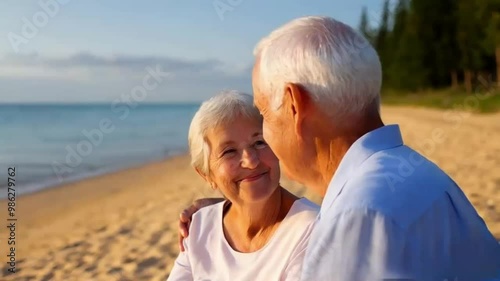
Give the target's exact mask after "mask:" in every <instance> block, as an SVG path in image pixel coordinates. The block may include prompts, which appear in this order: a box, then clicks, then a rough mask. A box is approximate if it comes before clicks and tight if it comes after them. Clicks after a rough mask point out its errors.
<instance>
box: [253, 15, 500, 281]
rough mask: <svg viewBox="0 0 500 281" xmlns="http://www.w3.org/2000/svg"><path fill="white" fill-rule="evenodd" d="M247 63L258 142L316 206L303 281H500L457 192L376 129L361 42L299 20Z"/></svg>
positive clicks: (373, 71)
mask: <svg viewBox="0 0 500 281" xmlns="http://www.w3.org/2000/svg"><path fill="white" fill-rule="evenodd" d="M255 57H256V60H255V65H254V69H253V74H252V82H253V90H254V102H255V105H256V106H257V107H258V109H259V111H260V112H261V114H262V115H263V117H264V125H263V126H264V128H263V132H264V138H265V139H266V141H267V142H268V144H269V145H270V147H271V148H272V149H273V151H274V152H275V154H276V155H277V157H278V158H279V159H280V161H281V164H282V165H283V168H284V172H285V173H286V174H287V175H288V176H289V177H290V178H292V179H293V180H296V181H298V182H300V183H302V184H304V185H305V186H307V187H308V188H311V189H313V190H315V191H317V192H319V193H320V194H321V195H322V196H324V199H323V202H322V205H321V211H320V214H319V216H318V218H317V222H316V225H315V227H314V230H313V233H312V236H311V239H310V240H309V244H308V247H307V254H306V259H305V261H304V265H303V271H302V276H301V279H302V280H308V281H309V280H311V281H312V280H314V281H319V280H352V281H354V280H356V281H359V280H362V281H365V280H426V281H427V280H429V281H430V280H440V281H441V280H478V281H479V280H492V279H494V278H495V277H499V276H500V245H499V244H498V242H497V241H496V240H495V238H494V237H493V235H492V234H491V233H490V231H489V230H488V228H487V227H486V225H485V223H484V221H483V220H482V219H481V217H480V216H479V215H478V214H477V212H476V210H475V209H474V207H473V206H472V205H471V204H470V202H469V201H468V199H467V198H466V196H465V195H464V194H463V192H462V191H461V190H460V188H459V187H458V186H457V185H456V183H455V182H454V181H453V180H452V179H450V177H449V176H448V175H447V174H446V173H444V172H443V171H442V170H441V169H440V168H439V167H437V166H436V165H435V164H433V163H432V162H430V161H429V160H428V159H426V158H425V157H423V156H422V155H420V154H419V153H417V152H416V151H414V150H413V149H411V148H410V147H408V146H406V145H405V144H404V143H403V140H402V137H401V132H400V129H399V127H398V125H384V123H383V122H382V120H381V117H380V88H381V79H382V74H381V73H382V70H381V65H380V61H379V58H378V56H377V53H376V51H375V50H374V49H373V48H372V46H371V45H370V44H369V43H368V42H367V41H366V40H365V39H364V38H363V37H361V36H360V35H358V34H357V33H356V32H355V31H354V30H353V29H352V28H350V27H349V26H347V25H345V24H343V23H341V22H338V21H336V20H334V19H332V18H329V17H304V18H299V19H296V20H293V21H291V22H289V23H287V24H286V25H284V26H282V27H280V28H278V29H277V30H275V31H273V32H272V33H271V34H270V35H268V36H267V37H266V38H264V39H262V41H261V42H260V43H259V44H258V45H257V47H256V49H255ZM408 165H410V166H411V167H410V168H411V169H408ZM277 254H278V253H277Z"/></svg>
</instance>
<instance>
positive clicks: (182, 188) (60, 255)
mask: <svg viewBox="0 0 500 281" xmlns="http://www.w3.org/2000/svg"><path fill="white" fill-rule="evenodd" d="M383 118H384V122H385V123H386V124H393V123H398V124H400V125H401V128H402V131H403V135H404V139H405V142H406V143H407V144H409V145H410V146H412V147H414V148H416V149H417V150H418V151H420V152H422V153H423V154H424V155H426V156H427V157H429V158H430V159H431V160H432V161H434V162H436V163H437V164H438V165H439V166H440V167H441V168H442V169H443V170H445V171H446V172H448V173H449V174H450V175H451V177H452V178H453V179H454V180H455V181H456V182H457V183H458V184H459V185H460V186H461V187H462V189H463V191H464V192H465V193H466V195H467V196H468V198H469V199H470V200H471V202H472V203H473V205H474V206H475V207H476V209H477V210H478V211H479V214H480V215H481V216H482V217H483V218H484V220H485V222H486V223H487V225H488V227H489V229H490V230H491V231H492V232H493V233H494V235H495V236H496V237H497V238H500V114H494V115H474V114H469V113H464V112H462V113H459V112H451V111H448V112H445V111H438V110H431V109H421V108H408V107H384V108H383ZM282 183H283V185H284V186H285V187H287V188H289V189H290V190H291V191H292V192H294V193H296V194H297V195H299V196H306V197H308V198H310V199H312V200H313V201H315V202H317V203H320V202H321V199H320V198H319V197H318V196H317V195H315V194H312V193H311V192H310V191H307V190H306V189H305V188H304V187H302V186H300V185H299V184H297V183H294V182H291V181H289V180H287V179H286V178H284V179H283V181H282ZM207 196H217V194H214V193H212V192H211V191H210V188H208V187H207V186H206V185H205V184H204V183H203V182H202V180H201V178H200V177H199V176H198V175H197V174H196V172H195V171H194V170H193V169H192V168H191V167H190V165H189V158H188V157H187V156H178V157H175V158H171V159H169V160H165V161H163V162H156V163H150V164H148V165H144V166H141V167H136V168H131V169H128V170H123V171H119V172H116V173H113V174H108V175H103V176H99V177H95V178H91V179H86V180H83V181H80V182H76V183H72V184H68V185H65V186H60V187H54V188H51V189H48V190H44V191H41V192H38V193H34V194H30V195H26V196H21V197H19V198H17V201H16V210H15V215H16V218H17V221H16V229H15V241H16V245H15V247H16V249H15V256H16V261H17V264H16V270H17V271H18V272H16V273H14V274H9V273H8V271H7V269H8V268H9V265H8V264H7V261H8V257H7V255H8V254H9V251H8V249H9V247H11V246H10V245H8V243H7V241H6V238H8V237H9V232H8V230H9V229H8V228H7V227H6V226H3V227H2V228H1V233H0V254H1V258H0V260H1V262H2V263H1V264H2V274H1V278H0V279H1V280H44V281H48V280H65V281H70V280H106V281H107V280H165V279H166V278H167V276H168V274H169V271H170V269H171V267H172V265H173V261H174V259H175V257H176V256H177V253H178V247H177V217H178V214H179V212H180V210H182V209H183V208H184V207H186V206H187V205H188V204H190V203H191V202H192V201H193V200H194V199H196V198H200V197H207ZM7 215H8V213H7V202H6V201H5V200H4V201H2V202H1V205H0V218H1V219H2V222H3V223H4V224H6V225H8V223H7Z"/></svg>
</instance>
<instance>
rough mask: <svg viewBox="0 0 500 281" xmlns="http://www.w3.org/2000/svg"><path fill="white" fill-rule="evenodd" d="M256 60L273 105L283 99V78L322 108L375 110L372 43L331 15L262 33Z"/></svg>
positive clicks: (376, 64) (378, 80)
mask: <svg viewBox="0 0 500 281" xmlns="http://www.w3.org/2000/svg"><path fill="white" fill-rule="evenodd" d="M254 56H256V59H258V60H259V62H260V66H259V77H257V79H258V80H259V82H260V83H259V85H260V86H259V91H260V92H261V93H264V94H265V95H268V97H270V98H271V99H270V102H271V103H270V104H271V109H272V110H277V109H278V108H279V106H281V103H282V100H283V89H284V85H285V83H287V82H288V83H296V84H299V85H301V86H302V87H303V88H304V90H306V91H307V92H308V93H309V94H310V95H311V97H312V99H313V101H314V102H315V104H316V105H317V106H318V107H319V108H320V110H322V111H323V112H325V113H332V114H334V115H337V114H351V113H354V114H360V113H361V114H363V113H364V112H365V111H373V110H376V111H377V112H378V111H380V89H381V85H382V68H381V63H380V60H379V57H378V55H377V52H376V51H375V49H374V48H373V47H372V46H371V44H370V43H369V42H368V41H367V40H366V39H365V38H364V37H363V36H361V35H360V34H359V33H357V32H356V31H355V30H354V29H352V28H351V27H349V26H348V25H346V24H343V23H341V22H339V21H336V20H334V19H332V18H330V17H320V16H309V17H302V18H298V19H295V20H292V21H291V22H289V23H287V24H285V25H284V26H282V27H280V28H278V29H276V30H274V31H273V32H272V33H271V34H269V35H268V36H267V37H265V38H263V39H262V40H261V41H260V42H259V43H258V44H257V46H256V47H255V49H254Z"/></svg>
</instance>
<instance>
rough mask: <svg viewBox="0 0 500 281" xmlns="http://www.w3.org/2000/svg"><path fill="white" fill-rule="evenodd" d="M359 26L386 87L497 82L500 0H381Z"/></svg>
mask: <svg viewBox="0 0 500 281" xmlns="http://www.w3.org/2000/svg"><path fill="white" fill-rule="evenodd" d="M359 30H360V32H361V33H363V34H364V35H365V36H366V37H367V38H368V39H369V41H370V42H371V43H372V44H373V46H374V47H375V48H376V50H377V51H378V53H379V56H380V60H381V63H382V66H383V69H384V72H383V81H384V87H385V88H391V89H397V90H404V91H419V90H427V89H439V88H446V87H451V88H453V89H461V88H463V89H465V90H466V91H467V92H472V91H473V90H474V89H475V87H476V86H478V85H480V84H481V83H482V84H483V85H484V83H488V84H489V83H492V81H495V80H496V83H497V84H496V85H498V86H500V0H393V1H390V0H385V2H384V3H383V9H382V13H381V14H378V15H374V14H369V13H368V11H367V10H366V8H364V9H363V11H362V14H361V20H360V23H359Z"/></svg>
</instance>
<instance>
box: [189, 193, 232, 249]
mask: <svg viewBox="0 0 500 281" xmlns="http://www.w3.org/2000/svg"><path fill="white" fill-rule="evenodd" d="M222 201H224V199H223V198H202V199H197V200H195V201H194V202H193V204H192V205H191V206H189V207H188V208H186V209H184V211H182V212H181V214H180V216H179V248H180V250H181V252H184V250H185V249H184V244H183V243H182V241H183V240H184V238H186V237H188V235H189V226H190V224H191V217H192V216H193V214H194V213H196V212H197V211H198V210H199V209H201V208H203V207H207V206H210V205H213V204H217V203H219V202H222Z"/></svg>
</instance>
